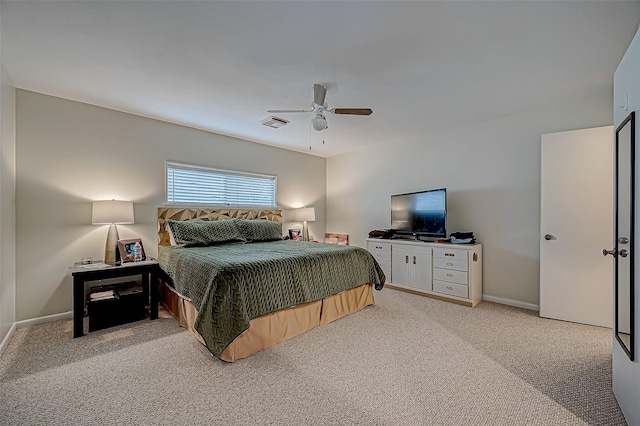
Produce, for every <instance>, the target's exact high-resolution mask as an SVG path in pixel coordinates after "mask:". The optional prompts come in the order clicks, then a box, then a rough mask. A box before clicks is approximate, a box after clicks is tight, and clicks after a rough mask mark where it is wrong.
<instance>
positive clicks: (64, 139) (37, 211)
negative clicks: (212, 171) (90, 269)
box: [16, 90, 326, 320]
mask: <svg viewBox="0 0 640 426" xmlns="http://www.w3.org/2000/svg"><path fill="white" fill-rule="evenodd" d="M16 105H17V107H16V108H17V109H16V129H17V142H16V149H17V151H16V165H17V175H16V212H17V221H16V222H17V224H16V237H17V270H16V272H17V295H16V298H17V305H16V317H17V319H18V320H23V319H29V318H35V317H40V316H44V315H51V314H56V313H61V312H67V311H70V310H71V306H72V305H71V302H72V299H71V277H70V275H69V269H68V268H69V266H70V265H72V264H73V262H74V261H77V260H79V259H81V258H82V257H85V256H91V257H93V258H94V259H102V258H103V254H104V243H105V239H106V236H107V229H108V227H107V226H106V225H105V226H92V225H91V201H93V200H100V199H112V198H115V199H121V200H130V201H133V202H134V210H135V224H134V225H120V226H118V229H119V231H120V237H121V238H132V237H137V236H140V237H141V238H142V241H143V244H144V246H145V250H146V252H147V254H148V255H151V256H156V255H157V246H156V244H157V222H156V217H157V207H159V206H161V205H162V203H163V202H164V200H165V180H164V179H165V161H166V160H174V161H181V162H186V163H190V164H198V165H204V166H211V167H216V168H221V169H229V170H240V171H247V172H256V173H264V174H272V175H277V177H278V181H277V182H278V187H277V202H278V205H279V207H281V208H285V209H287V208H293V207H302V206H313V207H315V211H316V221H315V222H312V223H309V232H310V234H312V235H324V232H325V226H324V225H325V211H326V160H325V159H324V158H320V157H315V156H311V155H307V154H301V153H298V152H294V151H288V150H283V149H279V148H274V147H270V146H266V145H260V144H255V143H252V142H247V141H243V140H239V139H234V138H230V137H226V136H221V135H217V134H213V133H208V132H204V131H200V130H195V129H191V128H188V127H182V126H178V125H175V124H170V123H165V122H161V121H157V120H152V119H148V118H142V117H139V116H135V115H131V114H125V113H121V112H117V111H113V110H109V109H105V108H100V107H95V106H91V105H87V104H82V103H78V102H74V101H69V100H64V99H60V98H55V97H51V96H46V95H42V94H38V93H33V92H28V91H23V90H17V100H16ZM289 225H290V224H287V223H285V229H286V228H287V227H288V226H289ZM297 227H301V224H300V226H297Z"/></svg>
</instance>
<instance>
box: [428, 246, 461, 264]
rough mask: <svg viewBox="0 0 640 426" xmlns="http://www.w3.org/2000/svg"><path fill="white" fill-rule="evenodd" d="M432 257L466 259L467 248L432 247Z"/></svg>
mask: <svg viewBox="0 0 640 426" xmlns="http://www.w3.org/2000/svg"><path fill="white" fill-rule="evenodd" d="M433 257H435V258H439V259H454V260H464V261H466V260H467V258H468V256H467V250H460V249H452V248H441V247H434V249H433Z"/></svg>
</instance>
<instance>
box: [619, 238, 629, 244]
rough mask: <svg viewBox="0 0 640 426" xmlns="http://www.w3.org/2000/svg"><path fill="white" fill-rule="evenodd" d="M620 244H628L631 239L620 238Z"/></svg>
mask: <svg viewBox="0 0 640 426" xmlns="http://www.w3.org/2000/svg"><path fill="white" fill-rule="evenodd" d="M618 242H619V243H620V244H627V243H628V242H629V239H628V238H627V237H620V238H618Z"/></svg>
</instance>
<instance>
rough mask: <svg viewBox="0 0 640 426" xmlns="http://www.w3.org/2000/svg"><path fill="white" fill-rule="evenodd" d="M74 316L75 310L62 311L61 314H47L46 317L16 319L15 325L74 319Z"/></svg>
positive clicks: (17, 326)
mask: <svg viewBox="0 0 640 426" xmlns="http://www.w3.org/2000/svg"><path fill="white" fill-rule="evenodd" d="M72 318H73V312H72V311H69V312H62V313H59V314H53V315H46V316H44V317H38V318H31V319H28V320H22V321H16V322H15V325H16V328H20V327H26V326H29V325H34V324H44V323H45V322H52V321H58V320H63V319H72Z"/></svg>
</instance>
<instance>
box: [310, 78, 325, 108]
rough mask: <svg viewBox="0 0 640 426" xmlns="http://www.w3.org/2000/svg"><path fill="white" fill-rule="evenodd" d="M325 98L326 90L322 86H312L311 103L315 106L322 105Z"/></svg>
mask: <svg viewBox="0 0 640 426" xmlns="http://www.w3.org/2000/svg"><path fill="white" fill-rule="evenodd" d="M326 96H327V88H326V87H324V86H323V85H322V84H318V83H316V84H314V85H313V103H314V104H316V105H320V106H322V105H324V98H325V97H326Z"/></svg>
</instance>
